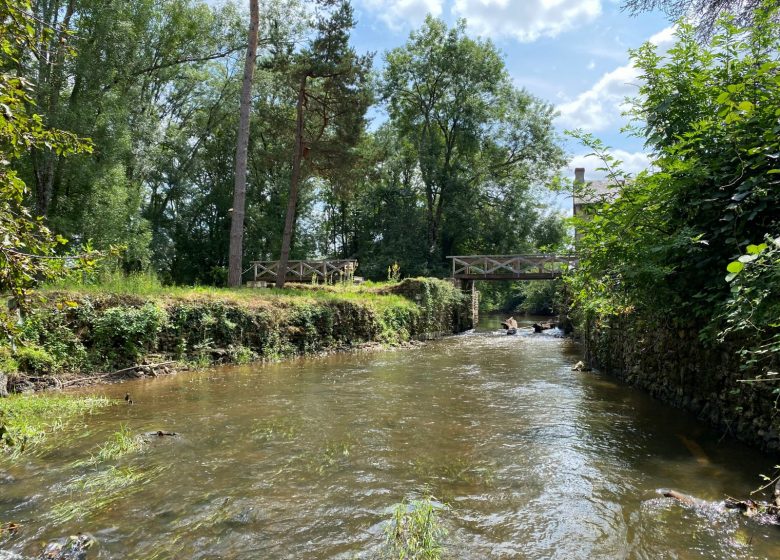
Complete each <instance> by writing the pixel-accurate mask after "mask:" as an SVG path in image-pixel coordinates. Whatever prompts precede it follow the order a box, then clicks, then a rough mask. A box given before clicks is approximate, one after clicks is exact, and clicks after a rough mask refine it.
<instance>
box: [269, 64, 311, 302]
mask: <svg viewBox="0 0 780 560" xmlns="http://www.w3.org/2000/svg"><path fill="white" fill-rule="evenodd" d="M306 78H307V76H306V74H304V75H303V78H301V85H300V88H299V89H298V103H297V106H296V113H297V118H296V123H295V153H294V154H293V165H292V174H291V176H290V198H289V199H288V200H287V215H286V216H285V219H284V233H283V234H282V253H281V255H280V257H279V267H278V268H277V276H276V287H277V288H284V280H285V276H286V272H287V263H288V262H289V260H290V245H291V244H292V234H293V228H294V226H295V207H296V205H297V204H298V183H299V182H300V180H301V158H302V156H303V104H304V101H305V100H306Z"/></svg>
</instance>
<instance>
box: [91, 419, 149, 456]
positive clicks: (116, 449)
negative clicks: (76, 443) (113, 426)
mask: <svg viewBox="0 0 780 560" xmlns="http://www.w3.org/2000/svg"><path fill="white" fill-rule="evenodd" d="M145 446H146V441H145V440H144V439H143V438H142V437H141V436H139V435H133V434H132V433H131V432H130V429H129V428H128V427H127V426H126V425H122V427H121V428H119V431H118V432H114V434H113V436H111V439H110V440H109V441H108V443H106V444H105V445H103V446H101V447H100V451H98V453H97V455H95V459H96V460H97V461H98V462H103V461H112V460H114V459H117V458H119V457H121V456H122V455H127V454H128V453H135V452H137V451H141V450H142V449H143V448H144V447H145Z"/></svg>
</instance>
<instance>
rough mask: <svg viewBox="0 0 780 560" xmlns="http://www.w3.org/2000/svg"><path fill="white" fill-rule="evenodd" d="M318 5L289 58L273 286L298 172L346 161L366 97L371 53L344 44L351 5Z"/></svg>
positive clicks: (284, 257)
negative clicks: (287, 147) (289, 139)
mask: <svg viewBox="0 0 780 560" xmlns="http://www.w3.org/2000/svg"><path fill="white" fill-rule="evenodd" d="M319 7H320V9H321V10H323V12H322V13H320V14H318V16H317V20H316V23H315V26H314V36H313V37H312V38H311V40H310V42H309V44H308V46H307V47H306V48H304V49H302V50H301V51H300V52H298V53H295V54H294V55H293V56H292V57H291V58H290V60H289V75H290V78H291V83H292V84H293V85H294V87H295V91H296V97H297V99H296V105H295V115H296V118H295V141H294V147H293V157H292V172H291V175H290V192H289V197H288V200H287V212H286V214H285V222H284V231H283V234H282V247H281V254H280V259H279V268H278V270H279V271H280V273H279V274H278V276H277V281H276V285H277V287H279V288H281V287H284V283H285V274H284V271H286V270H287V263H288V261H289V258H290V248H291V245H292V237H293V230H294V228H295V220H296V214H297V212H296V207H297V204H298V191H299V188H300V183H301V182H302V177H303V176H304V174H305V173H307V172H317V173H319V174H320V175H321V176H323V177H325V178H327V176H328V175H329V174H332V173H334V172H335V171H336V170H338V169H343V168H344V167H346V166H348V165H349V163H350V160H351V159H352V156H353V152H352V148H353V146H355V144H357V142H358V140H359V139H360V136H361V134H362V132H363V129H364V126H365V118H364V117H365V112H366V110H367V109H368V106H369V105H370V102H371V92H370V89H369V83H368V80H369V72H370V70H371V57H370V56H363V57H360V56H358V55H357V54H356V53H355V50H354V49H353V48H352V47H350V46H349V31H350V29H352V27H353V26H354V25H355V22H354V19H353V16H352V7H351V6H350V4H349V2H348V1H345V0H322V1H321V2H320V3H319ZM287 64H288V63H287V62H285V65H287ZM304 160H306V161H308V162H309V165H308V169H304V163H305V162H304Z"/></svg>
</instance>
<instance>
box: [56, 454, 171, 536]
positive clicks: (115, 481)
mask: <svg viewBox="0 0 780 560" xmlns="http://www.w3.org/2000/svg"><path fill="white" fill-rule="evenodd" d="M159 472H160V469H152V470H145V471H139V470H137V469H135V468H133V467H121V468H120V467H109V468H107V469H104V470H101V471H92V470H90V471H89V472H88V473H86V474H83V475H81V476H79V477H77V478H74V479H73V480H71V481H70V482H69V483H68V485H67V486H66V487H65V491H66V492H67V493H69V494H70V495H71V496H74V497H75V499H66V500H64V501H62V502H59V503H57V504H55V505H54V507H52V509H51V511H50V516H51V518H52V521H53V522H54V523H56V524H61V523H66V522H69V521H72V520H74V519H78V520H84V519H86V518H88V517H90V516H92V515H94V514H96V513H98V512H99V511H101V510H103V509H105V508H107V507H109V506H110V505H112V504H114V503H115V502H117V501H118V500H120V499H125V498H127V497H128V496H130V495H131V494H134V493H136V492H138V491H139V490H141V488H142V487H143V485H144V484H146V483H147V482H149V481H150V480H152V478H153V477H154V476H155V475H157V474H158V473H159Z"/></svg>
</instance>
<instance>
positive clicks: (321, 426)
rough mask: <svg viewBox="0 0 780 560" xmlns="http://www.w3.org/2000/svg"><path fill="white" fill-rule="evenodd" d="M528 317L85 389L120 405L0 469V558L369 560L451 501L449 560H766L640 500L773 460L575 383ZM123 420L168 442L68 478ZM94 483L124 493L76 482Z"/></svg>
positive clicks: (709, 522)
mask: <svg viewBox="0 0 780 560" xmlns="http://www.w3.org/2000/svg"><path fill="white" fill-rule="evenodd" d="M531 322H532V321H523V322H521V329H520V332H519V333H518V334H517V335H515V336H506V335H505V334H504V333H503V331H501V330H500V326H499V324H498V320H497V319H495V318H488V319H486V320H485V322H484V323H483V324H482V325H480V328H479V329H477V330H476V331H474V332H470V333H467V334H464V335H460V336H456V337H450V338H447V339H444V340H440V341H435V342H431V343H429V344H426V345H424V346H422V347H419V348H413V349H406V350H397V351H388V352H382V353H371V354H351V355H339V356H330V357H326V358H316V359H301V360H295V361H290V362H285V363H280V364H273V365H265V366H259V365H252V366H246V367H240V368H224V369H218V370H214V371H209V372H202V373H194V374H182V375H178V376H174V377H169V378H164V379H157V380H153V381H152V380H139V381H133V382H129V383H126V384H123V385H121V386H112V387H107V388H102V389H91V391H93V392H96V391H98V392H101V393H108V394H109V395H111V396H114V397H117V398H121V397H122V396H123V395H124V393H125V391H129V392H131V393H132V395H133V399H134V401H135V404H134V405H133V406H117V407H114V408H112V409H110V410H108V411H106V412H103V413H100V414H99V415H97V416H95V417H94V418H92V419H91V420H90V429H89V431H86V430H85V431H82V432H78V433H76V434H75V435H74V437H73V438H72V439H70V440H69V441H68V443H67V445H65V446H64V447H63V448H62V451H59V452H56V453H49V454H48V455H46V456H42V457H32V458H29V459H28V460H26V461H24V462H21V463H18V464H15V465H5V466H4V467H3V468H5V469H7V470H8V471H9V473H10V474H11V475H12V476H13V477H14V479H15V482H13V483H11V484H3V485H2V487H0V490H1V491H2V492H0V521H7V520H13V521H16V522H18V523H21V524H22V525H23V529H24V530H23V531H21V532H20V534H19V535H18V536H17V537H15V538H14V539H13V540H9V541H7V542H5V543H4V544H2V545H0V548H1V547H5V548H7V549H9V550H13V551H15V552H23V553H25V554H28V555H33V554H35V553H36V552H38V551H39V550H40V549H39V546H40V545H39V543H40V542H41V541H45V540H47V539H50V538H54V537H59V536H61V535H65V534H69V533H73V532H76V531H79V530H88V531H90V532H92V533H93V534H94V535H95V536H96V538H97V540H98V541H99V543H100V544H99V547H98V548H97V551H96V553H95V557H97V558H120V557H121V558H217V557H219V558H344V559H351V558H380V557H382V554H383V540H384V527H385V525H386V523H387V521H388V519H389V517H390V515H391V512H392V509H393V506H394V505H395V504H397V503H399V502H401V501H402V500H403V499H404V498H407V499H414V498H418V497H423V496H426V495H433V496H436V497H437V498H438V499H440V500H442V501H444V502H446V503H447V504H448V507H447V508H446V509H443V510H441V513H440V515H441V517H442V522H443V523H444V525H445V526H446V528H447V529H448V535H447V537H446V542H445V553H446V554H445V556H447V557H450V558H475V559H481V558H529V559H532V558H533V559H535V558H539V559H542V558H544V559H546V558H566V559H569V558H604V559H607V558H609V559H612V558H647V559H651V558H652V559H655V558H679V559H687V558H751V559H752V558H771V557H773V555H775V557H776V552H775V551H776V549H777V547H778V546H780V532H778V531H777V529H776V528H772V527H768V528H767V527H759V526H756V525H751V524H750V523H749V522H747V521H746V520H744V519H742V518H740V517H738V516H735V515H730V514H724V513H722V512H721V511H719V510H718V509H717V508H715V507H712V508H701V509H700V510H694V509H688V508H684V507H682V506H680V505H679V504H678V503H676V502H673V501H671V500H669V499H666V498H662V497H661V496H660V494H659V493H658V490H659V489H660V488H675V489H677V490H680V491H682V492H685V493H688V494H691V495H694V496H697V497H699V498H703V499H707V500H719V499H722V498H723V497H724V496H725V495H733V496H745V495H747V493H748V492H749V491H750V490H752V489H753V488H755V487H756V486H758V484H759V479H758V477H757V474H758V473H760V472H763V471H767V470H768V469H769V468H770V467H771V466H772V464H773V463H772V461H771V460H770V459H768V458H766V457H764V456H762V455H760V454H758V453H756V452H755V451H753V450H750V449H748V448H745V447H743V446H741V445H739V444H737V443H735V442H733V441H730V440H727V439H725V440H723V441H719V440H720V434H717V433H714V432H712V431H710V430H709V429H708V428H706V427H704V426H703V425H701V424H700V423H698V422H697V421H696V420H695V419H694V418H692V417H690V416H689V415H686V414H685V413H682V412H680V411H678V410H674V409H671V408H669V407H666V406H664V405H662V404H660V403H658V402H657V401H654V400H652V399H650V398H648V397H647V396H646V395H643V394H642V393H640V392H638V391H636V390H633V389H631V388H628V387H625V386H623V385H621V384H620V383H618V382H616V381H615V380H613V379H611V378H609V377H607V376H604V375H601V374H599V373H577V372H573V371H571V364H573V363H574V362H576V361H577V360H578V359H579V349H578V348H577V346H576V344H575V343H573V342H572V341H571V340H568V339H565V338H561V337H559V336H555V335H556V333H554V332H553V333H551V332H549V331H547V332H545V333H540V334H533V333H532V332H531V330H532V329H530V324H531ZM93 420H94V421H93ZM120 425H127V426H128V428H129V429H130V430H132V431H133V432H134V433H145V432H151V431H156V430H159V429H162V430H170V431H175V432H178V433H179V434H180V436H179V437H176V438H167V439H163V440H159V441H157V440H155V441H152V442H150V443H149V445H146V446H144V447H143V448H142V449H140V450H138V451H137V452H134V453H129V454H127V455H124V456H122V457H120V458H118V459H116V460H114V461H113V462H108V463H106V464H101V465H100V466H99V467H94V466H92V467H84V466H78V465H79V462H78V461H79V459H85V458H88V457H89V455H90V452H91V451H94V449H96V448H99V446H100V445H101V443H102V442H105V441H107V440H108V439H109V438H110V437H111V434H112V433H114V432H116V431H117V429H118V428H119V426H120ZM90 468H91V469H93V470H92V471H90V470H89V469H90ZM112 468H113V469H124V470H115V471H111V470H110V469H112ZM98 471H99V472H100V473H103V472H108V473H109V474H112V475H114V474H117V473H118V474H124V478H120V479H121V480H122V481H124V482H123V483H126V486H124V487H109V488H107V489H100V488H98V489H97V491H92V492H90V491H86V490H84V489H85V488H88V487H85V486H81V487H79V486H78V481H79V480H82V478H80V477H84V476H87V477H88V476H90V474H92V475H94V474H95V473H96V472H98ZM136 474H138V476H139V478H138V480H137V481H136V482H137V483H134V482H133V480H132V479H131V478H128V477H131V476H135V475H136ZM141 475H143V476H142V477H141ZM101 476H108V475H101ZM74 481H75V482H74ZM74 484H75V485H74ZM79 488H81V490H79ZM93 489H94V488H93ZM63 504H65V505H63ZM63 508H65V511H67V512H69V513H71V514H72V515H70V516H69V517H68V518H67V519H62V518H57V517H56V514H57V513H58V512H61V511H63ZM55 520H56V521H57V522H56V523H55V522H54V521H55ZM0 542H2V541H0Z"/></svg>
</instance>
